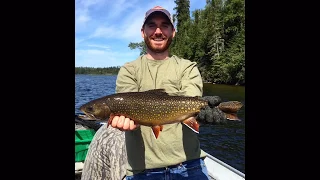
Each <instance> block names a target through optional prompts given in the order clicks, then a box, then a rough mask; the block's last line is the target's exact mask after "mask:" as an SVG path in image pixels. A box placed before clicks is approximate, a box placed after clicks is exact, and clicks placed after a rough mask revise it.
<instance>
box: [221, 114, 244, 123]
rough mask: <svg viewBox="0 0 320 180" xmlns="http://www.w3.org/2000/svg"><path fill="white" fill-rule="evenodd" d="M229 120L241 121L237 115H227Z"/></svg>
mask: <svg viewBox="0 0 320 180" xmlns="http://www.w3.org/2000/svg"><path fill="white" fill-rule="evenodd" d="M225 114H226V117H227V119H228V120H231V121H241V119H239V117H238V116H237V114H236V113H225Z"/></svg>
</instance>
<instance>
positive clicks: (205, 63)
mask: <svg viewBox="0 0 320 180" xmlns="http://www.w3.org/2000/svg"><path fill="white" fill-rule="evenodd" d="M174 2H175V3H176V7H175V8H174V10H175V11H176V13H175V14H173V20H174V24H175V28H176V36H175V38H174V39H173V41H172V45H171V46H170V52H171V54H175V55H177V56H180V57H182V58H185V59H189V60H191V61H194V62H197V63H198V67H199V70H200V73H201V75H202V78H203V80H204V81H205V82H214V83H218V84H232V85H245V3H244V0H207V1H206V6H205V7H204V9H197V10H194V11H193V12H191V16H190V1H189V0H175V1H174ZM128 46H129V48H131V49H139V50H140V55H143V54H145V53H146V46H145V43H144V42H143V41H142V42H130V43H129V45H128Z"/></svg>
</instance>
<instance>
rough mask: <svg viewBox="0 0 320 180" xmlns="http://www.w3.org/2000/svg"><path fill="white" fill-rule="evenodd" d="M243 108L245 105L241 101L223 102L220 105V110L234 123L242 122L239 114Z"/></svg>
mask: <svg viewBox="0 0 320 180" xmlns="http://www.w3.org/2000/svg"><path fill="white" fill-rule="evenodd" d="M242 106H243V104H242V103H241V102H239V101H227V102H221V103H220V104H219V105H218V108H219V109H220V110H221V111H222V112H224V113H225V114H226V117H227V119H229V120H232V121H240V119H239V118H238V116H237V112H238V111H239V110H240V108H241V107H242Z"/></svg>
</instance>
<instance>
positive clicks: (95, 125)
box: [75, 115, 245, 180]
mask: <svg viewBox="0 0 320 180" xmlns="http://www.w3.org/2000/svg"><path fill="white" fill-rule="evenodd" d="M75 122H76V132H77V131H79V130H80V131H81V130H85V131H86V130H88V132H89V133H91V134H90V135H91V136H87V138H90V137H91V138H92V137H93V133H92V132H95V131H97V130H98V129H99V127H101V126H102V125H103V124H105V122H95V121H93V122H92V121H86V120H84V119H82V118H80V117H79V116H78V115H76V116H75ZM79 125H80V126H82V127H86V128H82V129H78V130H77V126H78V127H80V126H79ZM79 142H86V144H85V147H88V146H89V144H90V139H89V140H88V139H87V140H79ZM76 146H77V137H76ZM76 149H77V147H76ZM206 153H207V152H206ZM81 156H82V157H80V158H79V156H78V157H77V155H76V162H75V176H76V180H78V179H80V177H81V173H82V168H83V166H84V159H85V155H84V156H83V154H82V155H81ZM204 162H205V163H206V166H207V169H208V175H209V177H210V179H211V180H243V179H245V174H244V173H242V172H241V171H239V170H237V169H235V168H234V167H232V166H230V165H228V164H227V163H225V162H223V161H221V160H219V159H218V158H216V157H214V156H212V155H211V154H209V153H207V157H206V158H205V159H204Z"/></svg>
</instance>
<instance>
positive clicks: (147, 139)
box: [116, 56, 206, 175]
mask: <svg viewBox="0 0 320 180" xmlns="http://www.w3.org/2000/svg"><path fill="white" fill-rule="evenodd" d="M159 88H163V89H165V90H166V92H167V93H168V94H170V95H183V96H202V93H203V90H202V88H203V83H202V78H201V75H200V73H199V70H198V68H197V66H196V63H195V62H191V61H189V60H186V59H181V58H179V57H177V56H171V57H170V58H168V59H165V60H151V59H147V57H146V56H140V57H139V58H137V59H136V60H134V61H132V62H128V63H126V64H124V66H122V67H121V68H120V71H119V73H118V77H117V81H116V92H117V93H119V92H141V91H147V90H150V89H159ZM152 133H153V132H152V129H151V127H148V126H142V125H141V126H139V127H138V128H137V129H135V130H133V131H126V133H125V139H126V148H127V155H128V166H127V175H132V174H135V173H138V172H141V171H143V170H144V169H152V168H159V167H166V166H170V165H176V164H179V163H181V162H184V161H186V160H191V159H196V158H200V157H205V156H206V154H205V152H204V151H202V150H201V149H200V143H199V140H198V134H196V133H195V132H193V131H192V130H191V129H189V128H188V127H187V126H185V125H183V124H182V123H175V124H167V125H164V126H163V130H162V131H160V134H159V137H158V139H156V138H155V137H154V135H153V134H152Z"/></svg>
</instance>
